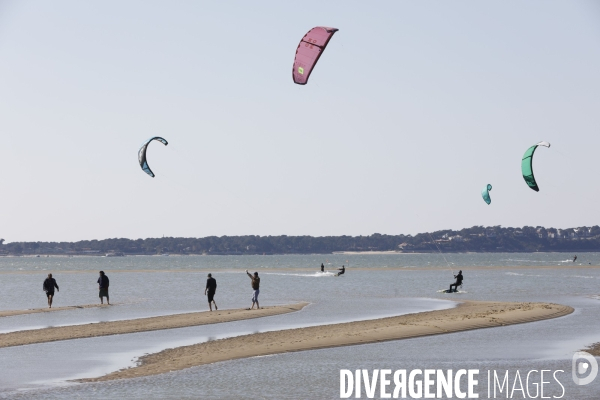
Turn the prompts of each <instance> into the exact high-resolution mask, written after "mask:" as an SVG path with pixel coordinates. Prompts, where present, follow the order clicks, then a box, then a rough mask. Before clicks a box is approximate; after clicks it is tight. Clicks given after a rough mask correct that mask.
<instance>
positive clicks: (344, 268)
mask: <svg viewBox="0 0 600 400" xmlns="http://www.w3.org/2000/svg"><path fill="white" fill-rule="evenodd" d="M338 270H339V271H340V272H338V273H337V275H336V276H340V275H342V274H343V273H344V272H346V267H344V266H343V265H342V268H338Z"/></svg>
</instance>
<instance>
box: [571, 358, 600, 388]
mask: <svg viewBox="0 0 600 400" xmlns="http://www.w3.org/2000/svg"><path fill="white" fill-rule="evenodd" d="M581 359H584V360H585V361H582V360H581ZM590 367H591V368H590ZM571 373H572V375H573V382H575V384H576V385H587V384H589V383H591V382H592V381H593V380H594V379H596V375H598V362H597V361H596V359H595V358H594V356H592V355H591V354H590V353H586V352H585V351H578V352H577V353H575V354H573V364H572V369H571ZM588 373H589V375H588V376H586V377H584V378H580V376H585V375H586V374H588Z"/></svg>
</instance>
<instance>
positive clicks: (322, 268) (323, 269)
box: [321, 263, 325, 272]
mask: <svg viewBox="0 0 600 400" xmlns="http://www.w3.org/2000/svg"><path fill="white" fill-rule="evenodd" d="M321 272H325V266H324V265H323V263H321Z"/></svg>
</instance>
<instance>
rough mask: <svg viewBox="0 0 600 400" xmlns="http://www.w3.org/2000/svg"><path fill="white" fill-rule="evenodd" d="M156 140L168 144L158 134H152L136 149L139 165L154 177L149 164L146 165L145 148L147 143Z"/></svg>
mask: <svg viewBox="0 0 600 400" xmlns="http://www.w3.org/2000/svg"><path fill="white" fill-rule="evenodd" d="M153 140H156V141H158V142H160V143H162V144H164V145H165V146H166V145H168V144H169V143H168V142H167V141H166V140H165V139H163V138H161V137H160V136H154V137H151V138H150V139H148V140H146V141H145V142H144V144H143V145H142V147H140V150H139V151H138V161H139V162H140V167H142V170H143V171H144V172H145V173H147V174H148V175H150V176H151V177H153V178H154V172H152V170H151V169H150V166H149V165H148V160H147V159H146V149H147V148H148V145H149V144H150V143H151V142H152V141H153Z"/></svg>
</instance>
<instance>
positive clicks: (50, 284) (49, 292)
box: [42, 274, 60, 308]
mask: <svg viewBox="0 0 600 400" xmlns="http://www.w3.org/2000/svg"><path fill="white" fill-rule="evenodd" d="M42 288H43V289H44V292H46V297H48V308H52V298H54V288H56V290H57V291H59V292H60V289H59V288H58V285H57V284H56V280H55V279H54V278H53V277H52V274H48V277H47V278H46V279H45V280H44V284H43V285H42Z"/></svg>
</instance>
